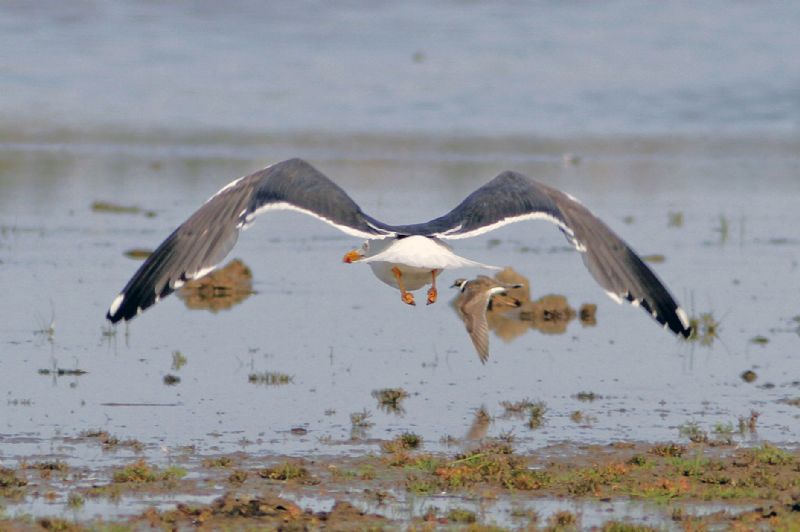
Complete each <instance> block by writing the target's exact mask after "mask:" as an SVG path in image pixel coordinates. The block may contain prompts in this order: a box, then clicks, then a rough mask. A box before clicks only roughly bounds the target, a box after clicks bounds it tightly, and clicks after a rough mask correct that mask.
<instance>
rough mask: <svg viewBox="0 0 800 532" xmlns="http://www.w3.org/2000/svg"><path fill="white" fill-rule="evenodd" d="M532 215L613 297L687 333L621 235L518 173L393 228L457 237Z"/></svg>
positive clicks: (678, 312) (680, 315)
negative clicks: (557, 233) (550, 227)
mask: <svg viewBox="0 0 800 532" xmlns="http://www.w3.org/2000/svg"><path fill="white" fill-rule="evenodd" d="M536 219H541V220H547V221H550V222H552V223H554V224H556V225H557V226H558V227H559V228H560V229H561V231H562V232H563V233H564V234H565V235H566V237H567V239H568V240H569V241H570V243H572V245H574V246H575V247H576V248H577V249H578V251H580V252H581V254H582V257H583V262H584V263H585V264H586V267H587V268H588V269H589V272H591V274H592V276H593V277H594V278H595V280H597V282H598V283H600V286H602V287H603V288H604V289H605V290H606V292H607V293H608V295H609V296H610V297H611V298H612V299H614V300H615V301H617V302H618V303H619V302H622V300H623V299H625V300H628V301H629V302H631V303H632V304H633V305H635V306H641V307H642V308H644V309H645V310H646V311H647V312H648V313H649V314H650V315H651V316H652V317H653V318H655V320H656V321H658V322H659V323H660V324H662V325H663V326H664V327H666V328H669V329H670V330H671V331H673V332H674V333H676V334H680V335H682V336H684V337H686V338H688V337H689V336H690V334H691V327H690V326H689V319H688V316H687V315H686V312H685V311H684V310H683V309H682V308H681V307H680V306H678V304H677V303H676V302H675V299H674V298H673V297H672V295H671V294H670V293H669V291H668V290H667V288H666V287H665V286H664V284H663V283H662V282H661V281H660V280H659V279H658V277H656V275H655V274H654V273H653V271H652V270H651V269H650V268H649V267H648V266H647V265H646V264H645V263H644V262H642V260H641V259H640V258H639V256H638V255H637V254H636V253H635V252H634V251H633V250H632V249H631V248H630V247H629V246H628V245H627V244H626V243H625V242H624V241H623V240H622V239H621V238H620V237H619V236H617V235H616V234H615V233H614V232H613V231H612V230H611V229H610V228H609V227H608V226H607V225H606V224H605V223H603V222H602V221H601V220H600V219H599V218H597V217H596V216H595V215H593V214H592V213H591V212H590V211H589V210H588V209H587V208H586V207H584V206H583V205H582V204H581V203H580V202H579V201H578V200H576V199H575V198H573V197H571V196H569V195H568V194H565V193H563V192H561V191H560V190H557V189H555V188H552V187H548V186H547V185H543V184H541V183H538V182H536V181H534V180H533V179H530V178H529V177H526V176H524V175H522V174H519V173H517V172H509V171H507V172H503V173H502V174H500V175H498V176H497V177H495V178H494V179H493V180H491V181H490V182H488V183H487V184H485V185H484V186H482V187H481V188H479V189H478V190H476V191H475V192H473V193H472V194H470V195H469V196H467V198H466V199H465V200H464V201H462V202H461V204H459V205H458V206H457V207H456V208H455V209H453V210H452V211H450V212H449V213H447V214H445V215H444V216H441V217H439V218H436V219H434V220H431V221H430V222H427V223H424V224H416V225H407V226H400V227H396V228H395V229H396V230H397V231H398V232H400V233H402V234H418V235H428V236H435V237H437V238H443V239H456V238H468V237H473V236H477V235H480V234H483V233H486V232H488V231H492V230H494V229H497V228H498V227H501V226H503V225H506V224H509V223H513V222H519V221H523V220H536Z"/></svg>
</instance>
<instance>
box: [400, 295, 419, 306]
mask: <svg viewBox="0 0 800 532" xmlns="http://www.w3.org/2000/svg"><path fill="white" fill-rule="evenodd" d="M400 299H401V300H403V303H405V304H406V305H412V306H413V305H416V304H417V303H416V301H414V294H412V293H411V292H401V293H400Z"/></svg>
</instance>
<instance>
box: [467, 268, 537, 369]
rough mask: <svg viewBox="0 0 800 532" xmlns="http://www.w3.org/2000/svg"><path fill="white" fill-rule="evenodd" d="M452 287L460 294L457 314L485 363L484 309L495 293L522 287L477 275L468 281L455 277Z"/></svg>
mask: <svg viewBox="0 0 800 532" xmlns="http://www.w3.org/2000/svg"><path fill="white" fill-rule="evenodd" d="M453 287H454V288H458V289H459V290H460V291H461V296H460V297H459V299H458V302H457V303H456V308H457V309H458V315H459V316H461V320H462V321H463V322H464V326H465V327H466V328H467V332H468V333H469V337H470V338H471V339H472V345H474V346H475V350H476V351H477V352H478V357H479V358H480V359H481V363H483V364H486V361H487V360H488V359H489V323H488V322H487V321H486V311H487V310H488V309H489V305H490V304H491V301H492V298H493V297H494V296H495V295H497V294H506V293H508V290H509V289H511V288H522V285H521V284H513V285H511V284H503V283H501V282H499V281H496V280H494V279H492V278H491V277H487V276H485V275H479V276H478V277H476V278H475V279H472V280H470V281H468V280H466V279H456V281H455V282H454V283H453ZM515 304H516V306H520V305H521V303H520V302H519V301H517V300H515Z"/></svg>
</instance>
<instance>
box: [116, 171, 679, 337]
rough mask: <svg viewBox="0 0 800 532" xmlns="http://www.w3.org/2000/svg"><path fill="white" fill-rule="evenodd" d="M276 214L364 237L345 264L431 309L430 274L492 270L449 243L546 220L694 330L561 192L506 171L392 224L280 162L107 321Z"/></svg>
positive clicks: (605, 272) (638, 296) (626, 290)
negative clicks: (437, 209)
mask: <svg viewBox="0 0 800 532" xmlns="http://www.w3.org/2000/svg"><path fill="white" fill-rule="evenodd" d="M281 209H289V210H294V211H299V212H302V213H305V214H309V215H311V216H314V217H316V218H318V219H320V220H322V221H324V222H326V223H328V224H330V225H332V226H334V227H336V228H337V229H339V230H340V231H342V232H344V233H347V234H348V235H352V236H355V237H359V238H363V239H365V240H366V242H365V243H364V245H363V246H361V248H358V249H355V250H353V251H350V252H348V253H347V254H345V256H344V261H345V262H364V263H367V264H369V265H370V266H371V267H372V271H373V273H374V274H375V275H376V276H377V277H378V278H379V279H380V280H382V281H383V282H385V283H387V284H389V285H391V286H393V287H395V288H398V289H399V290H400V294H401V298H402V300H403V301H404V302H406V303H408V304H413V303H414V297H413V294H411V293H410V291H412V290H416V289H418V288H421V287H422V286H425V285H427V284H430V285H431V288H430V289H429V290H428V293H427V301H428V303H433V302H434V301H436V298H437V291H436V277H437V276H438V275H439V274H440V273H441V272H442V270H445V269H448V268H461V267H468V266H478V267H485V268H493V267H492V266H489V265H485V264H481V263H479V262H475V261H472V260H469V259H466V258H464V257H460V256H458V255H456V254H455V253H453V251H452V250H451V248H450V246H448V245H447V244H446V243H445V241H447V240H457V239H460V238H469V237H473V236H477V235H481V234H484V233H486V232H488V231H492V230H494V229H497V228H498V227H501V226H504V225H506V224H509V223H513V222H519V221H523V220H547V221H549V222H552V223H554V224H556V225H557V226H558V228H559V229H560V230H561V231H562V232H563V233H564V235H565V236H566V237H567V240H568V241H569V242H571V243H572V245H574V246H575V248H577V249H578V251H580V252H581V256H582V257H583V261H584V263H585V264H586V266H587V267H588V269H589V272H590V273H591V274H592V276H594V278H595V279H596V280H597V282H598V283H600V286H602V287H603V289H604V290H605V291H606V292H607V293H608V295H609V296H610V297H611V298H612V299H613V300H615V301H616V302H618V303H621V302H622V300H627V301H629V302H631V303H632V304H633V305H635V306H641V307H642V308H644V309H645V310H646V311H647V312H648V313H649V314H650V315H651V316H652V317H653V318H654V319H656V320H657V321H658V322H659V323H661V324H662V325H663V326H664V327H665V328H669V329H670V330H672V331H673V332H674V333H676V334H680V335H682V336H684V337H688V336H689V335H690V332H691V329H690V326H689V320H688V318H687V315H686V312H684V310H683V309H682V308H680V307H679V306H678V304H677V303H676V302H675V300H674V299H673V297H672V296H671V295H670V293H669V291H668V290H667V288H666V287H665V286H664V285H663V284H662V283H661V281H659V279H658V278H657V277H656V275H655V274H654V273H653V272H652V271H651V270H650V268H648V267H647V265H645V264H644V263H643V262H642V260H641V259H640V258H639V256H638V255H636V253H635V252H634V251H633V250H632V249H631V248H629V247H628V245H627V244H626V243H625V242H623V241H622V239H620V238H619V237H618V236H617V235H616V234H615V233H614V232H613V231H612V230H611V229H609V228H608V226H607V225H606V224H604V223H603V222H602V221H600V220H599V219H598V218H596V217H595V216H594V215H593V214H592V213H591V212H589V210H588V209H587V208H586V207H584V206H583V205H582V204H581V203H580V202H579V201H577V200H576V199H575V198H573V197H571V196H569V195H567V194H565V193H563V192H561V191H559V190H556V189H554V188H551V187H548V186H546V185H543V184H541V183H538V182H536V181H534V180H533V179H530V178H528V177H526V176H524V175H522V174H519V173H517V172H511V171H505V172H503V173H501V174H500V175H498V176H497V177H495V178H494V179H492V180H491V181H489V182H488V183H486V184H485V185H483V186H482V187H480V188H479V189H477V190H476V191H474V192H473V193H472V194H470V195H469V196H467V198H466V199H464V201H462V202H461V203H460V204H459V205H458V206H457V207H456V208H454V209H453V210H452V211H450V212H449V213H447V214H445V215H444V216H441V217H439V218H436V219H434V220H431V221H429V222H425V223H420V224H413V225H389V224H385V223H383V222H381V221H379V220H377V219H375V218H373V217H371V216H369V215H367V214H365V213H364V212H363V211H362V210H361V208H360V207H359V206H358V205H357V204H356V203H355V202H354V201H353V200H352V199H351V198H350V196H348V195H347V193H346V192H345V191H344V190H342V189H341V188H340V187H339V186H338V185H337V184H335V183H334V182H333V181H331V180H330V179H328V178H327V177H326V176H325V175H323V174H322V173H321V172H319V171H318V170H317V169H316V168H314V167H313V166H311V165H310V164H309V163H307V162H306V161H303V160H302V159H289V160H287V161H283V162H280V163H276V164H274V165H272V166H269V167H267V168H265V169H263V170H260V171H258V172H255V173H253V174H250V175H248V176H244V177H241V178H239V179H237V180H235V181H232V182H231V183H229V184H227V185H225V186H224V187H222V189H220V190H219V191H218V192H217V193H216V194H214V195H213V196H211V198H209V199H208V200H207V201H206V202H205V203H204V204H203V205H202V206H201V207H200V208H199V209H198V210H197V211H196V212H195V213H194V214H192V215H191V216H190V217H189V218H188V219H187V220H186V221H185V222H184V223H182V224H181V225H180V226H178V228H177V229H175V231H173V233H172V234H171V235H169V236H168V237H167V239H166V240H164V242H162V243H161V244H160V245H159V246H158V248H156V250H155V251H154V252H153V253H152V254H151V255H150V256H149V257H148V258H147V260H146V261H145V262H144V263H143V264H142V265H141V267H140V268H139V269H138V270H137V271H136V273H135V274H134V275H133V277H132V278H131V279H130V281H128V284H127V285H125V288H123V289H122V291H121V292H120V293H119V295H117V296H116V298H115V299H114V301H113V302H112V303H111V307H110V308H109V309H108V313H107V314H106V318H107V319H108V320H110V321H111V322H112V323H116V322H118V321H120V320H130V319H132V318H134V317H136V316H137V315H138V314H140V313H141V312H142V311H143V310H145V309H146V308H148V307H150V306H151V305H153V304H155V303H157V302H158V301H159V300H160V299H162V298H164V297H166V296H167V295H169V294H170V293H172V292H173V291H174V290H176V289H178V288H180V287H181V286H182V285H183V284H184V283H186V282H187V281H189V280H191V279H197V278H199V277H202V276H204V275H206V274H207V273H209V272H210V271H211V270H213V269H214V268H215V267H216V266H217V265H218V264H219V263H220V262H222V260H223V258H224V257H225V256H226V255H227V254H228V252H230V250H231V249H232V248H233V246H234V244H235V243H236V240H237V238H238V236H239V232H240V231H242V230H244V229H246V228H247V227H249V225H250V224H251V223H252V222H253V220H254V219H255V217H256V216H257V215H259V214H261V213H264V212H267V211H274V210H281ZM498 269H499V268H498Z"/></svg>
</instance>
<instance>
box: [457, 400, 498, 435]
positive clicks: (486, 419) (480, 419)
mask: <svg viewBox="0 0 800 532" xmlns="http://www.w3.org/2000/svg"><path fill="white" fill-rule="evenodd" d="M491 422H492V417H491V416H490V415H489V412H487V411H486V407H485V406H483V405H481V407H480V408H479V409H478V410H477V411H476V412H475V415H474V416H473V418H472V424H471V425H470V427H469V430H468V431H467V434H466V435H465V436H464V439H465V440H467V441H478V440H482V439H484V438H485V437H486V434H487V433H488V432H489V425H490V424H491Z"/></svg>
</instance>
